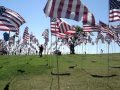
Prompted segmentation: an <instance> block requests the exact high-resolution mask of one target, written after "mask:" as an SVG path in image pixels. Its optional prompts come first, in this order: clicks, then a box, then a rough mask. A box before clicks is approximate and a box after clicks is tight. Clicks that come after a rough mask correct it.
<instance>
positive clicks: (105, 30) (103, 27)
mask: <svg viewBox="0 0 120 90" xmlns="http://www.w3.org/2000/svg"><path fill="white" fill-rule="evenodd" d="M99 29H100V30H101V31H102V32H103V33H107V34H109V35H110V36H112V37H113V36H114V32H113V31H112V30H111V29H110V28H109V26H108V25H107V24H105V23H104V22H102V21H99Z"/></svg>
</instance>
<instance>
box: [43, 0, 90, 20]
mask: <svg viewBox="0 0 120 90" xmlns="http://www.w3.org/2000/svg"><path fill="white" fill-rule="evenodd" d="M44 12H45V14H46V15H47V16H49V17H51V18H67V19H73V20H76V21H80V20H81V18H82V16H83V13H85V12H88V9H87V7H86V6H84V5H83V4H82V2H81V1H80V0H48V1H47V4H46V6H45V8H44Z"/></svg>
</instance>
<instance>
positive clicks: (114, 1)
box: [109, 0, 120, 22]
mask: <svg viewBox="0 0 120 90" xmlns="http://www.w3.org/2000/svg"><path fill="white" fill-rule="evenodd" d="M109 9H110V12H109V21H110V22H113V21H120V0H109Z"/></svg>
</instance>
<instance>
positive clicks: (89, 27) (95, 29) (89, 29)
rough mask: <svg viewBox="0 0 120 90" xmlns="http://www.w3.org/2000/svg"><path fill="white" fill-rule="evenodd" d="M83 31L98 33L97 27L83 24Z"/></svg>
mask: <svg viewBox="0 0 120 90" xmlns="http://www.w3.org/2000/svg"><path fill="white" fill-rule="evenodd" d="M83 31H84V32H93V31H98V27H97V26H91V25H88V24H85V25H83Z"/></svg>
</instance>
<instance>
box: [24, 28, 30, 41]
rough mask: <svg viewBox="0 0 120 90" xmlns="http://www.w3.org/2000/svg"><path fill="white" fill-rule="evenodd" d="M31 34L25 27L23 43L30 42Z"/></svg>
mask: <svg viewBox="0 0 120 90" xmlns="http://www.w3.org/2000/svg"><path fill="white" fill-rule="evenodd" d="M29 37H30V36H29V32H28V27H25V30H24V33H23V42H25V43H26V42H28V41H29Z"/></svg>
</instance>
